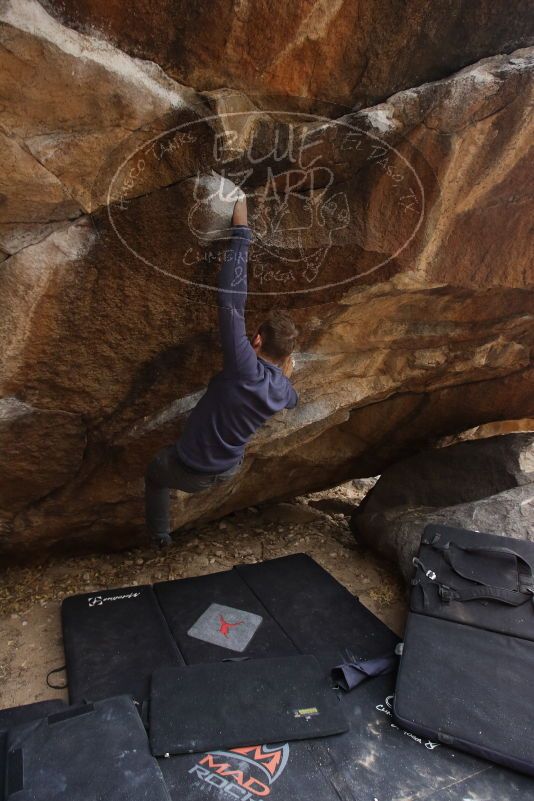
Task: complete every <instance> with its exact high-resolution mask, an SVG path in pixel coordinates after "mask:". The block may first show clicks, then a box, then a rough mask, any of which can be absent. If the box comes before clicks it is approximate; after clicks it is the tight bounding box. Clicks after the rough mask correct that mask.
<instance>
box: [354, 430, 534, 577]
mask: <svg viewBox="0 0 534 801" xmlns="http://www.w3.org/2000/svg"><path fill="white" fill-rule="evenodd" d="M428 523H441V524H443V525H451V526H459V527H460V528H467V529H471V530H474V531H485V532H487V533H489V534H500V535H505V536H507V537H514V538H516V539H530V540H531V539H533V538H534V433H530V434H507V435H502V436H497V437H490V438H488V439H481V440H474V441H470V442H461V443H459V444H457V445H451V446H449V447H447V448H439V449H437V450H429V451H424V452H422V453H419V454H417V455H416V456H412V457H410V458H408V459H403V460H401V461H400V462H397V464H395V465H393V466H392V467H390V468H388V469H387V470H386V471H385V473H384V474H383V475H382V476H381V477H380V479H379V480H378V483H377V484H376V486H375V487H374V488H373V489H372V490H371V492H370V493H369V495H367V497H366V498H365V499H364V501H363V503H362V504H361V505H360V507H359V508H357V509H356V510H355V512H354V514H353V516H352V519H351V528H352V530H353V532H354V534H355V536H356V537H357V538H358V540H360V541H362V542H365V543H367V544H369V545H371V546H372V547H374V548H377V549H378V550H380V551H381V552H382V553H384V554H386V555H387V556H389V557H390V558H393V559H394V560H395V561H396V562H398V564H399V565H400V567H401V570H402V572H403V574H404V577H405V578H406V580H409V579H410V578H411V576H412V574H413V567H412V559H413V557H414V556H415V555H416V553H417V551H418V548H419V543H420V541H421V535H422V533H423V530H424V528H425V526H426V525H427V524H428Z"/></svg>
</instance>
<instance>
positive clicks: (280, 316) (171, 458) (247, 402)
mask: <svg viewBox="0 0 534 801" xmlns="http://www.w3.org/2000/svg"><path fill="white" fill-rule="evenodd" d="M251 238H252V232H251V230H250V228H249V226H248V220H247V201H246V197H245V196H244V195H243V193H241V197H240V199H239V200H238V201H237V202H236V203H235V205H234V209H233V215H232V224H231V238H230V246H229V248H227V250H226V252H225V258H224V261H223V265H222V268H221V271H220V273H219V289H218V311H219V327H220V335H221V345H222V350H223V369H222V371H221V372H220V373H217V375H215V376H213V378H212V379H211V380H210V382H209V384H208V388H207V390H206V392H205V394H204V395H203V396H202V398H201V399H200V401H199V402H198V404H197V405H196V406H195V408H194V409H193V411H192V412H191V414H190V416H189V418H188V420H187V422H186V425H185V428H184V431H183V433H182V436H181V437H180V439H179V441H178V442H175V443H173V444H172V445H168V446H167V447H165V448H162V450H160V451H159V453H158V454H157V455H156V457H155V458H154V459H153V461H152V462H151V463H150V464H149V466H148V469H147V471H146V475H145V504H146V523H147V528H148V530H149V532H150V535H151V537H152V538H153V539H154V540H155V541H156V542H157V543H159V544H160V545H167V544H169V543H171V542H172V538H171V535H170V532H171V527H170V517H169V512H170V499H169V489H170V488H172V489H179V490H182V491H183V492H188V493H192V492H200V491H202V490H207V489H209V488H210V487H213V486H217V485H218V484H220V483H222V482H226V481H229V480H231V479H232V478H234V477H235V475H236V474H237V473H238V472H239V470H240V468H241V465H242V462H243V458H244V452H245V446H246V443H247V442H248V440H249V439H250V437H251V436H252V435H253V434H254V432H255V431H257V429H258V428H259V427H260V426H261V425H262V424H263V423H264V422H265V421H266V420H267V419H268V418H269V417H272V415H274V414H276V412H279V411H281V410H282V409H286V408H287V409H293V408H294V407H295V406H296V405H297V402H298V395H297V393H296V392H295V389H294V388H293V385H292V383H291V382H290V380H289V377H290V375H291V371H292V367H293V360H292V357H291V354H292V351H293V349H294V347H295V344H296V338H297V329H296V328H295V326H294V324H293V322H292V321H291V319H290V317H289V316H288V315H287V314H286V313H285V312H283V311H273V312H271V314H270V315H269V316H268V318H267V319H266V320H265V321H264V322H263V323H262V324H261V325H260V326H259V328H258V330H257V331H256V333H255V334H254V336H253V337H252V339H251V340H249V339H248V337H247V335H246V329H245V314H244V312H245V303H246V297H247V262H248V249H249V244H250V240H251Z"/></svg>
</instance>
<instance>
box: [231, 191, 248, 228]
mask: <svg viewBox="0 0 534 801" xmlns="http://www.w3.org/2000/svg"><path fill="white" fill-rule="evenodd" d="M238 193H239V198H238V200H236V202H235V206H234V213H233V215H232V225H248V222H247V196H246V195H245V193H244V192H243V191H242V190H241V189H239V190H238Z"/></svg>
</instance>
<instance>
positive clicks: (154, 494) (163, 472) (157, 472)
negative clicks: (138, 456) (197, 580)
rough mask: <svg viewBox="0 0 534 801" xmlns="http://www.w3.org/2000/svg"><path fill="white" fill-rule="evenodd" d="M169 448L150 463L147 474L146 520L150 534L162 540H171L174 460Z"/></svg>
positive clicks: (164, 541)
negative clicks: (170, 514)
mask: <svg viewBox="0 0 534 801" xmlns="http://www.w3.org/2000/svg"><path fill="white" fill-rule="evenodd" d="M169 457H170V454H169V448H168V447H167V448H163V449H162V450H161V451H159V453H158V454H157V455H156V457H155V458H154V459H153V460H152V461H151V462H150V464H149V465H148V468H147V471H146V474H145V520H146V526H147V529H148V531H149V533H150V535H151V536H152V537H153V538H154V539H157V540H159V541H160V542H161V544H165V543H169V542H170V518H169V510H170V498H169V487H170V486H171V484H172V478H173V476H172V461H171V460H170V458H169Z"/></svg>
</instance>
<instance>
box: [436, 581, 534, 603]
mask: <svg viewBox="0 0 534 801" xmlns="http://www.w3.org/2000/svg"><path fill="white" fill-rule="evenodd" d="M438 592H439V597H440V598H441V600H442V601H443V602H444V603H449V601H483V600H489V601H500V602H501V603H503V604H508V605H509V606H521V604H524V603H526V601H527V600H528V597H527V598H526V597H525V593H524V592H521V590H504V589H501V588H500V587H489V586H487V585H485V584H483V585H480V586H478V587H473V588H472V589H468V590H455V589H453V588H452V587H447V585H446V584H439V585H438ZM531 593H532V595H531V597H532V600H533V601H534V590H531Z"/></svg>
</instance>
